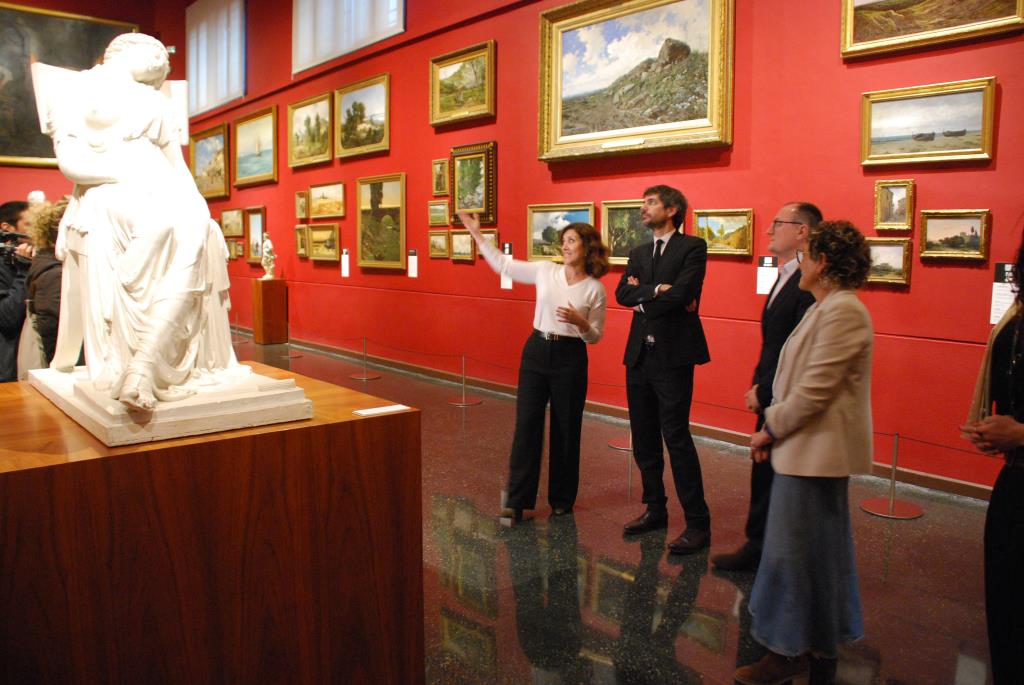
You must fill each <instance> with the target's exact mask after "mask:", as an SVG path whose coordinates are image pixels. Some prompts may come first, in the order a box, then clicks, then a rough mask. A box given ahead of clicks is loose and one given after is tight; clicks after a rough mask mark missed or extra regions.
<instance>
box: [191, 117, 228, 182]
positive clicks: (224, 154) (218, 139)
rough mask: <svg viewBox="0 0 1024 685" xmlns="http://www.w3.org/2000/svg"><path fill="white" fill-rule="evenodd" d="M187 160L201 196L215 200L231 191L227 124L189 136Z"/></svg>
mask: <svg viewBox="0 0 1024 685" xmlns="http://www.w3.org/2000/svg"><path fill="white" fill-rule="evenodd" d="M188 159H189V162H190V163H191V166H192V177H193V178H195V179H196V187H197V188H199V194H200V195H202V196H203V197H205V198H206V199H208V200H212V199H214V198H218V197H227V196H228V195H229V194H230V192H231V191H230V188H229V187H228V125H227V124H217V125H216V126H213V127H211V128H208V129H206V130H205V131H199V132H198V133H193V134H192V135H191V136H189V139H188Z"/></svg>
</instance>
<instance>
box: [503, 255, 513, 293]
mask: <svg viewBox="0 0 1024 685" xmlns="http://www.w3.org/2000/svg"><path fill="white" fill-rule="evenodd" d="M501 251H502V252H504V253H505V254H507V255H508V256H509V257H511V256H512V243H502V245H501ZM501 289H502V290H512V279H511V278H510V277H508V276H506V275H505V274H502V275H501Z"/></svg>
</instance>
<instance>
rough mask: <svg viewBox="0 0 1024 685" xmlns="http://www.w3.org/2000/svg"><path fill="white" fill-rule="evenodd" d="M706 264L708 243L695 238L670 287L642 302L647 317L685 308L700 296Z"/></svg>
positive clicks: (653, 317)
mask: <svg viewBox="0 0 1024 685" xmlns="http://www.w3.org/2000/svg"><path fill="white" fill-rule="evenodd" d="M707 266H708V244H707V243H706V242H704V241H703V240H696V241H694V243H693V246H692V247H690V249H689V250H688V251H687V253H686V256H685V257H684V259H683V267H682V268H681V269H680V270H679V275H678V276H676V279H675V280H674V281H673V282H672V287H671V288H669V289H668V290H666V291H664V292H663V293H661V294H660V295H658V297H656V298H655V299H653V300H651V301H650V302H647V303H645V304H644V314H646V315H647V318H648V319H656V318H658V317H659V316H664V315H665V314H668V313H670V312H674V311H678V310H680V309H686V308H687V307H688V306H690V303H691V302H693V301H694V300H696V299H698V298H699V297H700V292H701V288H703V286H704V273H705V272H706V271H707Z"/></svg>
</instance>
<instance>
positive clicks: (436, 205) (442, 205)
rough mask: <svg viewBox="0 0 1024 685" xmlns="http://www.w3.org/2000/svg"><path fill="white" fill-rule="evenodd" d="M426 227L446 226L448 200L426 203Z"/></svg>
mask: <svg viewBox="0 0 1024 685" xmlns="http://www.w3.org/2000/svg"><path fill="white" fill-rule="evenodd" d="M427 225H428V226H447V225H448V200H431V201H430V202H428V203H427Z"/></svg>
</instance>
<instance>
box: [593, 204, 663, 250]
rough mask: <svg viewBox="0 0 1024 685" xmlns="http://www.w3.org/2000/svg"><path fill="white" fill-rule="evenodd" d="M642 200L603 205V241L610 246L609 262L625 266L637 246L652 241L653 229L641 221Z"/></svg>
mask: <svg viewBox="0 0 1024 685" xmlns="http://www.w3.org/2000/svg"><path fill="white" fill-rule="evenodd" d="M643 206H644V201H643V200H642V199H641V200H605V201H604V202H602V203H601V239H602V240H603V241H604V244H605V245H607V246H608V262H609V263H610V264H620V265H625V264H628V263H629V253H630V251H631V250H632V249H633V248H634V247H636V246H637V245H642V244H643V243H646V242H648V241H649V240H651V229H649V228H647V227H646V226H644V225H643V223H641V221H640V210H641V209H642V208H643Z"/></svg>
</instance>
